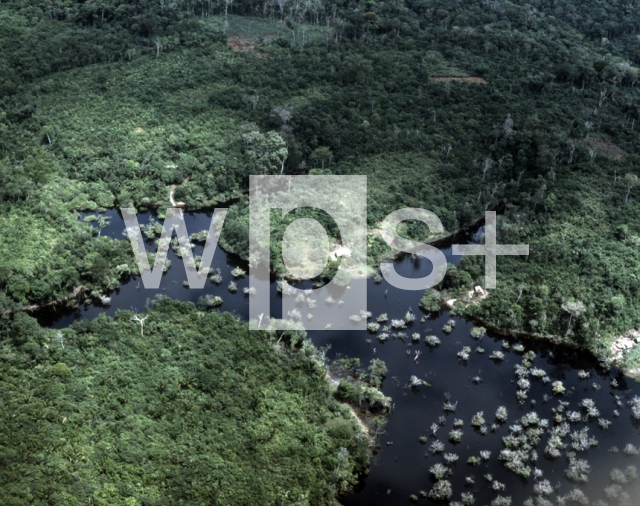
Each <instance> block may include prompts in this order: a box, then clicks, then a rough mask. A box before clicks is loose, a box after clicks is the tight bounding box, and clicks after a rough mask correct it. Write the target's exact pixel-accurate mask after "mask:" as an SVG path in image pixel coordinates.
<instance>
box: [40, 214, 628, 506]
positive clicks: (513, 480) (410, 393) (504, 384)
mask: <svg viewBox="0 0 640 506" xmlns="http://www.w3.org/2000/svg"><path fill="white" fill-rule="evenodd" d="M106 215H107V216H109V217H110V218H111V223H110V224H109V225H107V226H106V227H105V228H103V229H102V232H101V233H102V235H107V236H110V237H114V238H119V239H125V237H124V236H123V230H124V224H123V221H122V218H121V217H120V216H119V214H118V213H117V212H116V211H115V210H110V211H108V212H107V213H106ZM151 216H152V214H151V213H145V214H140V215H139V216H138V219H139V221H140V223H141V224H142V223H145V222H147V221H148V220H149V218H150V217H151ZM210 220H211V213H206V212H201V213H185V221H186V225H187V228H188V230H189V232H190V233H191V232H198V231H200V230H206V229H208V228H209V223H210ZM151 245H152V243H151V241H150V242H149V246H151ZM200 251H201V246H196V247H195V248H194V254H199V253H200ZM443 251H444V252H445V255H446V256H447V259H448V261H449V262H451V263H457V262H458V261H459V260H460V257H454V256H453V255H451V250H450V248H448V249H443ZM168 258H169V259H170V260H171V261H172V267H171V268H170V269H169V271H168V272H167V273H166V274H165V275H164V276H163V280H162V284H161V287H160V289H158V290H147V289H145V288H144V287H143V286H142V284H141V282H140V281H139V280H138V279H134V280H131V281H129V282H127V283H125V284H123V285H122V286H121V287H120V288H119V289H118V290H116V291H115V292H114V293H112V294H111V305H110V306H106V307H105V306H101V305H99V304H90V305H83V306H81V307H80V308H78V309H75V310H64V311H56V312H53V311H47V312H43V313H41V314H39V315H38V318H39V320H40V322H41V323H42V324H44V325H47V326H50V327H54V328H61V327H66V326H68V325H70V324H72V323H73V321H75V320H78V319H85V318H95V317H96V316H98V315H99V314H100V313H107V314H109V315H113V314H114V313H115V311H116V310H118V309H134V310H137V311H140V312H142V311H144V308H145V305H146V304H147V302H148V301H151V300H152V299H153V297H154V296H155V295H156V294H159V293H160V294H164V295H168V296H170V297H172V298H176V299H180V300H188V301H192V302H197V300H198V298H199V297H201V296H202V295H204V294H212V295H219V296H221V297H222V298H223V301H224V302H223V304H222V307H221V310H224V311H229V312H232V313H235V314H236V315H238V316H239V317H241V318H244V319H246V318H247V316H248V307H249V297H248V296H247V295H245V294H243V288H244V287H246V286H248V279H247V278H246V277H243V278H239V279H237V280H236V282H237V285H238V291H237V293H235V294H232V293H230V292H229V291H228V290H227V285H228V283H229V281H231V280H232V279H233V278H232V276H231V270H232V269H233V268H234V267H236V266H241V267H243V268H245V269H246V265H245V264H244V262H242V261H241V260H240V259H238V258H236V257H234V256H232V255H228V254H226V253H225V252H224V251H222V250H221V249H220V248H218V249H217V250H216V254H215V256H214V260H213V263H212V268H213V269H220V271H221V273H222V276H223V281H222V283H221V284H220V285H216V284H214V283H207V285H206V287H205V288H204V289H202V290H192V289H188V288H186V287H184V286H183V281H184V280H185V279H186V275H185V272H184V268H183V266H182V261H181V260H180V259H178V258H176V257H175V255H174V253H173V252H172V251H171V250H170V251H169V255H168ZM498 264H499V262H498ZM395 267H396V270H397V271H398V272H399V273H400V274H401V275H403V276H407V277H418V276H425V275H426V274H428V272H429V271H430V270H431V265H430V263H429V262H428V261H425V260H422V261H420V260H412V259H411V258H409V257H404V258H402V259H399V260H397V261H396V262H395ZM498 269H499V265H498ZM302 286H309V287H310V285H304V284H303V285H302ZM271 291H272V292H271V294H272V297H271V300H272V301H273V303H274V308H273V309H272V315H273V316H276V317H278V316H279V314H278V311H277V309H276V307H277V303H278V302H279V300H280V299H279V298H278V297H277V296H276V295H277V290H276V285H275V282H274V283H271ZM421 296H422V293H421V292H407V291H401V290H399V289H396V288H394V287H393V286H390V285H388V284H387V283H386V281H384V280H383V281H382V282H381V283H375V282H374V280H373V279H369V280H368V310H369V311H370V312H371V313H372V314H373V318H372V320H373V319H375V318H376V317H377V316H378V315H380V314H382V313H387V314H388V316H389V319H394V318H396V319H399V318H402V317H403V316H404V315H405V313H406V312H407V310H408V309H409V308H410V307H411V308H412V309H413V311H414V312H415V314H416V315H417V319H416V320H415V321H414V322H413V324H412V325H411V326H410V328H408V329H406V330H405V331H404V332H406V333H407V335H408V336H411V334H413V333H416V332H417V333H419V334H420V341H419V342H418V343H413V342H412V340H411V338H410V337H408V338H404V339H399V338H391V339H389V340H388V341H386V342H384V343H381V342H379V341H378V339H376V336H375V335H373V334H371V333H370V332H367V331H310V332H309V337H310V339H311V340H312V341H313V343H314V344H315V345H316V346H330V351H329V357H330V358H335V357H337V356H343V357H352V358H355V357H358V358H360V360H361V362H362V364H363V365H365V366H366V365H368V363H369V361H370V360H371V359H372V358H374V357H376V358H379V359H382V360H384V361H385V363H386V365H387V368H388V374H387V377H386V379H385V381H384V384H383V389H382V390H383V393H384V394H385V395H387V396H391V397H392V398H393V403H394V409H393V411H392V412H391V413H390V415H389V416H388V420H387V424H386V425H385V427H384V432H383V433H382V434H381V435H379V444H380V451H379V453H378V454H377V455H376V456H375V457H374V458H373V460H372V464H371V469H370V472H369V473H368V475H367V476H365V477H364V478H363V480H362V482H361V483H360V485H359V487H358V488H357V490H355V491H353V492H352V493H350V494H348V495H347V496H345V497H344V498H343V499H342V502H343V504H345V505H347V506H361V505H362V506H365V505H366V506H370V505H376V506H383V505H398V504H411V502H410V495H412V494H415V495H417V496H420V494H419V491H420V490H424V491H429V490H430V489H431V487H432V485H433V483H434V482H435V480H434V478H433V476H432V475H431V474H430V472H429V468H430V467H431V466H433V465H434V464H435V463H437V462H443V460H444V459H443V456H442V453H439V454H437V455H432V454H431V453H430V452H429V447H430V445H431V444H432V442H433V441H435V439H436V437H437V439H439V440H440V441H442V442H443V443H444V445H445V450H444V452H445V453H455V454H457V455H458V456H459V460H458V461H457V462H456V463H454V464H452V465H451V466H450V468H451V469H452V471H453V474H452V475H451V476H449V477H448V478H447V479H448V480H449V481H450V482H451V484H452V488H453V496H452V497H451V501H460V500H461V493H462V492H469V493H473V495H474V496H475V499H476V504H490V503H491V502H492V501H494V500H495V498H496V497H497V496H504V497H511V499H512V503H511V504H513V505H514V506H515V505H521V504H523V503H524V501H525V500H526V499H527V498H528V497H530V496H533V487H534V484H535V483H536V482H538V483H540V482H542V481H543V480H549V482H550V485H551V486H552V487H554V488H556V490H554V491H553V492H552V493H550V494H549V495H548V497H547V499H548V500H550V501H552V502H553V503H555V500H556V497H557V496H564V495H566V494H567V493H569V492H570V491H571V490H572V489H574V488H580V489H581V490H582V491H583V492H584V494H585V495H586V497H588V498H589V499H590V500H591V504H595V502H596V500H598V499H604V500H606V501H608V503H609V504H626V503H625V500H626V496H625V495H624V494H625V492H623V491H622V489H620V490H619V489H617V488H613V489H609V493H610V494H612V495H616V494H617V496H618V497H617V498H611V499H607V497H606V496H605V495H604V493H603V490H604V488H605V487H608V486H610V485H611V484H612V482H611V480H610V477H609V473H610V471H611V469H613V468H619V469H621V470H624V469H625V468H627V466H629V465H634V464H636V465H637V462H638V459H639V458H638V457H636V456H627V455H625V454H624V452H623V451H622V450H623V448H624V447H625V446H626V445H627V444H629V443H632V444H634V445H636V446H639V447H640V425H639V424H638V422H637V421H636V420H634V419H633V417H632V416H631V410H630V408H629V406H628V400H629V399H631V398H632V397H633V396H635V395H640V387H639V385H637V384H636V383H635V382H634V381H632V380H629V379H627V378H626V377H625V376H624V375H623V374H622V372H621V371H620V370H618V369H616V368H613V369H611V370H608V371H607V370H604V369H602V368H601V367H599V365H598V363H597V362H596V361H595V360H594V359H593V358H592V357H591V356H590V355H588V354H587V353H584V352H581V351H579V350H573V349H569V348H565V347H560V346H553V345H548V344H545V343H541V342H533V341H517V340H508V343H506V342H505V341H504V340H503V338H500V337H496V336H492V335H491V334H489V335H487V336H485V337H483V338H482V339H481V340H480V342H478V341H477V340H476V339H474V338H473V337H472V336H471V333H470V330H471V329H472V328H473V324H472V323H471V322H468V321H465V320H464V319H462V318H459V317H452V316H451V315H450V314H449V312H448V311H444V310H443V311H441V312H440V313H439V314H438V315H437V316H435V317H434V316H433V315H430V316H428V315H425V314H423V313H422V312H421V311H420V310H419V304H418V302H419V300H420V298H421ZM423 316H424V317H426V318H425V319H424V321H421V317H423ZM451 319H452V320H454V321H455V327H454V329H453V331H452V332H451V333H450V334H448V335H447V334H445V333H444V332H443V331H442V327H443V326H444V324H445V323H447V321H449V320H451ZM426 335H436V336H438V337H439V339H440V341H441V343H440V345H439V346H437V347H430V346H428V345H427V344H426V343H425V340H424V337H425V336H426ZM517 343H521V344H522V345H524V347H525V348H526V350H532V351H534V352H535V353H536V357H535V359H534V360H533V364H532V366H531V367H530V368H529V371H531V370H533V368H538V369H541V370H543V371H544V372H545V375H546V376H547V377H548V380H549V382H547V383H543V381H542V380H541V379H540V378H537V377H534V376H533V375H528V380H529V382H530V384H531V386H530V389H529V390H528V397H527V399H526V402H525V403H523V404H520V403H519V402H518V399H517V398H516V392H517V390H518V389H519V388H518V386H517V385H516V382H517V380H518V377H517V376H516V375H515V370H514V367H515V366H516V365H517V364H520V363H521V362H522V361H523V356H522V355H523V353H522V351H520V352H518V351H516V350H515V349H514V345H516V344H517ZM463 346H469V347H470V348H471V350H472V352H471V354H470V356H469V359H468V360H467V361H464V360H460V358H459V357H458V356H457V354H458V352H460V351H461V350H462V348H463ZM478 346H481V347H482V348H483V349H484V353H477V352H476V351H475V350H476V349H477V347H478ZM506 346H508V348H507V347H506ZM416 351H420V352H421V354H420V356H419V357H418V359H417V360H414V358H415V352H416ZM494 351H502V352H503V353H504V360H502V361H498V360H492V359H490V358H489V356H490V355H491V354H492V353H493V352H494ZM579 371H585V372H588V373H589V375H590V378H588V379H581V378H580V377H579ZM583 374H584V373H583ZM412 375H415V376H417V377H418V378H420V379H423V380H425V381H427V382H428V383H429V384H430V385H431V386H426V385H423V386H419V387H417V388H411V387H409V386H408V382H409V378H410V377H411V376H412ZM474 378H475V380H474ZM554 381H562V382H563V384H564V387H565V388H566V393H565V394H564V395H562V396H557V395H554V394H553V393H552V391H551V385H552V382H554ZM612 382H613V384H612ZM616 396H618V398H619V399H618V398H617V397H616ZM446 398H450V400H451V402H452V403H457V405H456V406H457V408H456V411H455V413H445V412H444V411H443V403H444V402H445V400H446ZM585 398H586V399H591V400H593V401H594V402H595V406H596V407H597V409H598V410H599V413H600V415H599V416H594V417H591V418H589V419H585V416H584V415H585V409H584V408H583V407H581V406H580V403H581V402H582V400H583V399H585ZM618 400H619V404H621V405H622V406H620V405H618ZM560 401H562V402H566V403H569V404H568V406H566V407H564V411H565V413H564V414H565V415H566V413H567V412H568V411H576V412H580V414H581V419H580V420H579V421H577V422H576V423H571V424H570V426H571V427H570V428H571V431H574V432H575V431H578V430H580V429H583V428H584V427H588V429H589V434H590V435H592V436H595V437H596V438H597V440H598V444H597V446H595V447H592V448H591V449H589V450H587V451H581V452H577V453H576V458H579V459H587V460H588V461H589V464H590V466H591V473H590V474H589V480H588V483H586V484H579V483H575V482H570V481H569V480H567V478H566V475H565V470H566V469H567V467H568V464H569V459H568V457H567V452H570V451H572V449H571V438H570V437H569V436H567V437H565V438H564V442H565V444H567V448H565V449H564V450H562V456H560V457H559V458H555V459H553V458H550V457H548V456H547V455H545V445H546V441H547V438H548V434H547V433H545V434H544V435H542V436H541V441H540V442H539V443H538V444H537V445H535V449H536V450H537V454H538V459H537V461H535V462H533V461H531V462H529V464H528V465H530V467H531V468H532V469H533V468H538V469H539V470H540V471H541V472H542V475H541V477H539V478H537V479H536V478H534V476H533V475H532V476H530V477H528V478H523V477H521V476H518V475H516V474H515V473H514V472H512V471H510V470H507V469H506V468H505V466H504V463H503V461H501V460H499V459H498V456H499V454H500V451H501V450H503V449H504V448H505V444H504V443H503V437H504V436H507V435H508V434H509V433H510V429H509V426H513V425H514V424H516V423H518V420H519V419H520V418H521V417H523V416H524V415H526V414H527V413H529V412H531V411H535V412H536V413H537V414H538V415H539V417H540V418H543V419H548V420H549V427H554V426H555V425H556V424H555V423H554V421H553V418H554V416H555V414H556V413H555V412H554V411H553V410H557V409H558V406H559V403H560ZM498 406H504V407H506V408H507V410H508V420H507V422H506V423H504V424H497V427H495V428H494V429H495V430H493V429H492V424H493V423H494V422H495V421H496V420H495V413H496V409H497V408H498ZM561 409H562V408H561ZM614 410H618V411H619V413H620V414H619V416H615V414H614ZM479 411H482V412H483V413H484V418H485V419H486V426H487V429H488V430H487V433H486V434H482V433H481V431H480V430H478V429H475V428H473V427H472V426H471V425H470V421H471V418H472V416H473V415H474V414H475V413H477V412H479ZM441 416H444V417H445V419H446V420H445V421H444V424H443V425H442V426H441V428H440V429H439V430H438V431H437V433H436V437H433V436H431V429H430V426H431V425H432V423H434V422H438V419H439V418H440V417H441ZM598 418H603V419H607V420H610V421H612V422H613V423H612V424H611V426H610V428H609V429H608V430H603V429H602V428H600V427H599V425H598ZM454 419H460V420H462V421H463V423H464V425H463V427H462V431H463V435H462V439H461V442H460V443H457V444H454V443H452V442H451V441H449V440H448V434H449V431H450V430H451V429H452V428H453V422H454ZM420 436H426V437H427V442H426V444H423V443H421V442H420V441H419V437H420ZM614 447H616V448H617V449H618V451H612V450H614ZM483 450H485V451H490V452H491V456H490V458H489V459H488V460H483V461H482V462H481V463H480V465H470V464H468V463H467V459H468V458H469V457H470V456H478V455H479V454H480V451H483ZM629 473H631V474H633V472H632V471H629ZM487 474H490V475H491V477H492V481H489V480H488V479H487V478H486V477H485V475H487ZM469 476H473V477H474V483H473V484H470V483H469V482H468V481H467V477H469ZM628 477H629V481H631V482H632V481H633V480H632V479H631V475H629V476H628ZM496 482H498V484H499V485H495V483H496ZM500 484H502V485H500ZM502 486H504V490H499V491H496V490H494V489H493V487H496V488H498V489H501V488H502ZM625 490H626V493H628V494H629V495H630V497H636V498H637V497H639V496H640V490H639V489H638V487H637V486H636V485H634V484H633V483H631V484H629V485H626V489H625ZM419 501H420V504H427V503H428V504H431V503H433V504H435V502H433V501H431V499H425V498H421V497H420V499H419ZM637 502H638V501H637V499H636V500H631V502H630V503H628V504H637ZM567 504H574V503H572V502H570V501H568V502H567ZM575 504H578V503H575Z"/></svg>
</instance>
